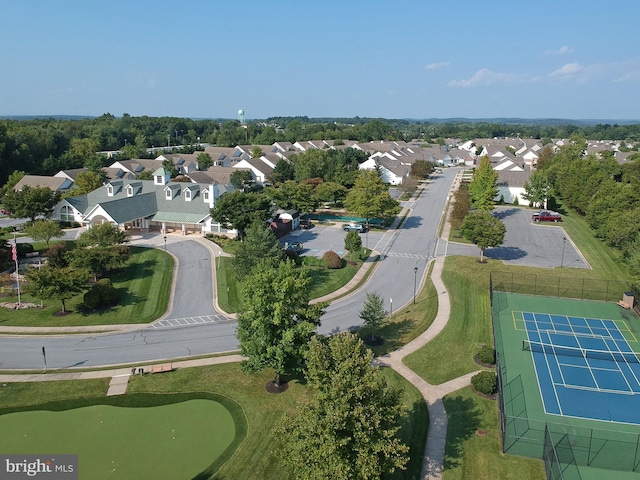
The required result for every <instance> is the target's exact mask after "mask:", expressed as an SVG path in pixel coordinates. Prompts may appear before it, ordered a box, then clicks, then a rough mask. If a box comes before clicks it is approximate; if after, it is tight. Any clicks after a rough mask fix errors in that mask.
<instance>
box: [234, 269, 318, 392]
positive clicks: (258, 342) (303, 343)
mask: <svg viewBox="0 0 640 480" xmlns="http://www.w3.org/2000/svg"><path fill="white" fill-rule="evenodd" d="M310 287H311V279H310V278H309V277H308V276H307V274H306V273H305V271H304V270H299V269H296V268H295V265H294V263H293V262H292V261H289V260H288V261H285V262H282V263H281V264H280V265H279V266H278V267H276V268H274V267H273V266H272V265H271V264H270V263H268V262H266V263H261V264H259V265H258V266H257V267H256V268H255V269H254V273H253V274H252V275H251V276H250V277H248V278H247V279H246V280H245V282H244V284H243V302H242V309H241V312H240V314H239V316H238V340H239V341H240V350H241V352H242V354H243V355H244V356H245V357H246V360H244V361H243V362H242V367H243V368H244V369H245V370H246V371H248V372H257V371H260V370H263V369H265V368H273V369H274V370H275V372H276V377H275V384H276V386H279V385H280V380H281V376H282V375H284V374H288V373H293V372H296V371H299V370H300V369H301V367H302V363H303V358H304V352H305V351H306V348H307V344H308V342H309V340H310V338H311V337H312V336H313V334H314V331H315V329H316V328H317V327H318V326H319V325H320V317H321V316H322V314H323V313H324V308H325V306H326V304H324V303H317V304H314V305H309V290H310Z"/></svg>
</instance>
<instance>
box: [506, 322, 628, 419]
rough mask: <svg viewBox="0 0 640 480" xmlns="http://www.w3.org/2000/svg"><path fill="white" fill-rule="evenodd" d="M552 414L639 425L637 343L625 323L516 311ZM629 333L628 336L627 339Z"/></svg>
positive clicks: (547, 409) (548, 409)
mask: <svg viewBox="0 0 640 480" xmlns="http://www.w3.org/2000/svg"><path fill="white" fill-rule="evenodd" d="M513 316H514V321H515V324H516V328H518V325H519V324H522V323H523V324H524V326H525V330H526V333H527V340H525V341H523V350H526V351H530V352H531V356H532V360H533V365H534V368H535V371H536V377H537V380H538V386H539V389H540V395H541V397H542V401H543V404H544V410H545V413H547V414H552V415H563V416H570V417H579V418H590V419H595V420H605V421H610V422H622V423H633V424H640V380H639V379H640V363H639V361H638V357H637V356H636V354H635V353H634V351H633V349H632V348H631V346H630V344H629V341H632V342H635V343H637V340H636V338H635V335H634V334H633V333H632V332H631V331H630V329H629V327H628V325H627V323H626V322H625V321H624V320H617V321H616V320H612V319H599V318H585V317H574V316H566V315H549V314H546V313H534V312H513ZM625 334H626V337H625Z"/></svg>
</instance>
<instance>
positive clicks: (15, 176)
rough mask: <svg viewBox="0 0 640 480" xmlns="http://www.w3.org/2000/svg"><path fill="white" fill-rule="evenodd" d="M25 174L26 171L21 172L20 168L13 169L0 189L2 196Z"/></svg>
mask: <svg viewBox="0 0 640 480" xmlns="http://www.w3.org/2000/svg"><path fill="white" fill-rule="evenodd" d="M25 175H26V172H23V171H22V170H14V172H13V173H12V174H11V175H9V178H8V179H7V183H5V184H4V186H3V187H2V189H0V195H1V196H2V197H4V196H5V194H7V193H9V192H10V191H13V187H15V186H16V184H17V183H18V182H19V181H20V180H22V177H24V176H25Z"/></svg>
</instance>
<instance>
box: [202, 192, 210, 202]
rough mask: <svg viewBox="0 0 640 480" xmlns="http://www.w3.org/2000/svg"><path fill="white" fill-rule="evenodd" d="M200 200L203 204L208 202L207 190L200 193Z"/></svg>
mask: <svg viewBox="0 0 640 480" xmlns="http://www.w3.org/2000/svg"><path fill="white" fill-rule="evenodd" d="M202 198H203V199H204V201H205V202H208V201H209V190H205V191H203V192H202Z"/></svg>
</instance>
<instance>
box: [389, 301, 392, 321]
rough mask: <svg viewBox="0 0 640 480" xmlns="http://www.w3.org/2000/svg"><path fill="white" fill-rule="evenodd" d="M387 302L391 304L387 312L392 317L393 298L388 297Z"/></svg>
mask: <svg viewBox="0 0 640 480" xmlns="http://www.w3.org/2000/svg"><path fill="white" fill-rule="evenodd" d="M389 304H390V305H391V311H390V312H389V316H390V317H393V298H389Z"/></svg>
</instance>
